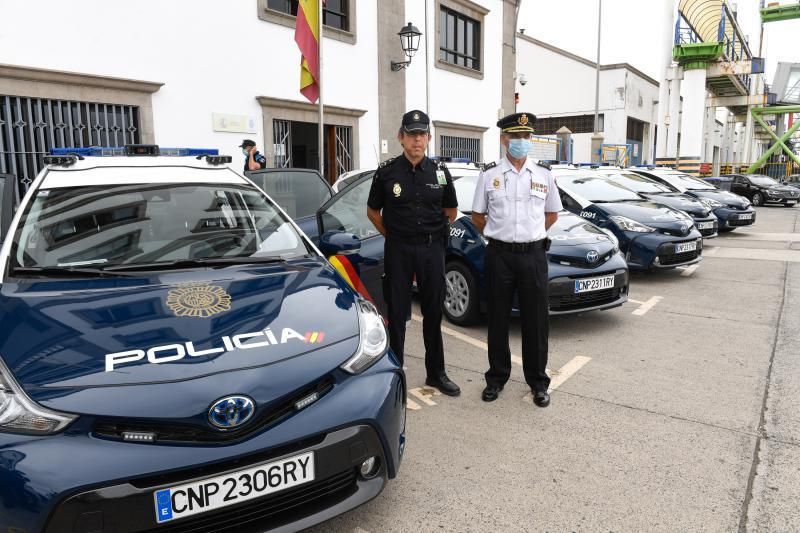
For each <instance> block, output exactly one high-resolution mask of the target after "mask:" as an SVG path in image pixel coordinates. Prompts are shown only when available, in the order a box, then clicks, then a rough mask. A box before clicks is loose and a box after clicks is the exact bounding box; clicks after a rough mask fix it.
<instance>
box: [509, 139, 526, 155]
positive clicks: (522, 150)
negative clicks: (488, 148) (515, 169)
mask: <svg viewBox="0 0 800 533" xmlns="http://www.w3.org/2000/svg"><path fill="white" fill-rule="evenodd" d="M531 144H532V143H531V141H530V140H529V139H511V140H509V142H508V153H509V154H511V157H513V158H514V159H522V158H523V157H525V156H527V155H528V152H530V150H531Z"/></svg>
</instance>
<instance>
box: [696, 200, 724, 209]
mask: <svg viewBox="0 0 800 533" xmlns="http://www.w3.org/2000/svg"><path fill="white" fill-rule="evenodd" d="M700 202H701V203H702V204H703V205H704V206H706V207H710V208H711V209H716V208H717V207H722V205H723V204H722V202H718V201H716V200H714V199H713V198H700Z"/></svg>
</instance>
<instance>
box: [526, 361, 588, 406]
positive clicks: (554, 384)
mask: <svg viewBox="0 0 800 533" xmlns="http://www.w3.org/2000/svg"><path fill="white" fill-rule="evenodd" d="M591 360H592V358H591V357H585V356H583V355H576V356H575V357H573V358H572V359H570V360H569V361H567V364H565V365H564V366H562V367H561V368H559V369H558V370H557V371H556V372H554V373H553V377H552V379H551V380H550V388H549V389H547V392H553V391H554V390H556V389H557V388H559V387H560V386H561V385H563V384H564V382H565V381H567V380H568V379H569V378H571V377H572V376H574V375H575V373H576V372H577V371H578V370H580V369H581V368H583V367H584V366H585V365H586V363H588V362H589V361H591ZM522 399H523V400H524V401H526V402H529V403H533V393H530V392H529V393H528V394H526V395H525V396H523V397H522Z"/></svg>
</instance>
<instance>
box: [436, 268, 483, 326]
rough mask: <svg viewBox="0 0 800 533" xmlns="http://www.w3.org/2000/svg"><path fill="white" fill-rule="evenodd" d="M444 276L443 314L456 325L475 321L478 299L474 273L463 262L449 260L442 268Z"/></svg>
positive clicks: (469, 323) (476, 318)
mask: <svg viewBox="0 0 800 533" xmlns="http://www.w3.org/2000/svg"><path fill="white" fill-rule="evenodd" d="M444 277H445V290H446V293H445V298H444V305H443V306H442V308H443V311H444V316H445V317H447V320H448V321H450V322H452V323H453V324H455V325H457V326H471V325H472V324H474V323H476V322H477V321H478V318H479V317H480V301H479V296H478V283H477V281H476V280H475V275H474V274H473V273H472V271H471V270H470V269H469V267H467V266H466V265H465V264H464V263H462V262H460V261H450V262H449V263H447V265H446V266H445V268H444Z"/></svg>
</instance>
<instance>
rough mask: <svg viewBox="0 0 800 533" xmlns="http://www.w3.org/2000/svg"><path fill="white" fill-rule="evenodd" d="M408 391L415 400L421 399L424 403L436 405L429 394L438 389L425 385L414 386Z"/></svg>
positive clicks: (434, 393)
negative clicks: (422, 386)
mask: <svg viewBox="0 0 800 533" xmlns="http://www.w3.org/2000/svg"><path fill="white" fill-rule="evenodd" d="M408 393H409V394H410V395H412V396H413V397H414V398H416V399H417V400H419V401H421V402H422V403H424V404H425V405H436V402H434V401H433V400H431V396H434V395H436V394H437V393H439V391H437V390H434V389H431V388H428V387H425V388H419V387H417V388H415V389H408Z"/></svg>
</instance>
